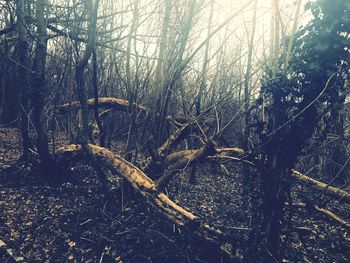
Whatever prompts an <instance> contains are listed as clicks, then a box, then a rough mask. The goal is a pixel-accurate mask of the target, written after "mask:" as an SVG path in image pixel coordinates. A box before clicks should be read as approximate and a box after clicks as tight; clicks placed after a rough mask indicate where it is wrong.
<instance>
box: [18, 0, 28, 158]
mask: <svg viewBox="0 0 350 263" xmlns="http://www.w3.org/2000/svg"><path fill="white" fill-rule="evenodd" d="M24 2H25V1H24V0H16V15H17V21H22V22H21V23H17V32H18V40H17V46H16V56H17V60H18V64H17V69H16V75H17V81H18V82H17V83H18V86H19V91H20V113H21V134H22V146H23V155H22V156H23V158H25V159H26V158H27V157H28V154H29V149H30V147H31V141H30V137H29V131H28V127H29V118H28V114H29V94H30V91H29V87H30V85H29V72H30V62H29V36H28V33H27V29H26V24H25V21H26V20H25V13H24V7H25V6H24Z"/></svg>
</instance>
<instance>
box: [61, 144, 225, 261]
mask: <svg viewBox="0 0 350 263" xmlns="http://www.w3.org/2000/svg"><path fill="white" fill-rule="evenodd" d="M86 148H88V150H89V155H90V156H86V152H85V151H84V149H83V147H82V146H81V145H75V144H73V145H68V146H65V147H62V148H60V149H59V150H58V151H57V158H58V160H59V161H63V160H66V161H67V160H68V161H71V160H74V159H77V158H79V157H81V156H83V157H88V158H91V157H93V158H94V160H95V161H96V162H97V163H98V164H99V165H101V166H103V167H106V168H109V169H111V170H112V171H114V172H115V173H117V174H118V175H120V176H121V177H123V178H124V179H126V180H127V181H128V182H129V183H130V184H131V186H132V188H133V189H134V190H135V192H136V193H138V194H139V195H141V196H142V197H143V198H144V200H145V201H146V202H147V203H148V204H149V205H150V206H152V207H153V208H154V209H155V210H156V211H158V212H159V213H160V214H161V215H163V216H165V217H166V218H168V219H170V220H171V221H172V222H174V223H175V224H177V225H178V226H183V227H184V229H187V230H188V231H190V232H192V233H194V235H195V236H196V238H199V239H200V240H201V241H203V242H205V243H209V244H211V245H210V246H211V247H212V248H213V247H215V249H216V250H218V251H219V252H220V253H221V254H224V255H225V256H229V257H232V253H231V252H232V251H227V249H224V248H226V247H227V246H225V245H222V242H227V241H228V239H227V238H226V237H225V236H224V235H223V233H222V232H221V231H220V230H218V229H216V228H213V227H211V226H209V225H208V224H205V223H203V222H201V220H200V218H199V217H197V216H196V215H194V214H193V213H191V212H190V211H187V210H186V209H184V208H183V207H181V206H180V205H178V204H176V203H174V202H173V201H172V200H171V199H170V198H169V197H168V196H167V195H165V194H164V193H163V192H161V191H159V190H158V189H157V185H156V183H155V182H154V181H152V180H151V179H150V178H149V177H148V176H146V175H145V174H144V173H143V172H142V171H141V170H140V169H139V168H137V167H136V166H135V165H133V164H132V163H130V162H128V161H126V160H125V159H123V158H122V157H120V156H119V155H117V154H114V153H112V152H111V151H109V150H108V149H105V148H103V147H100V146H96V145H92V144H88V145H87V146H86ZM203 151H207V150H206V149H203ZM198 155H199V154H197V155H196V156H197V157H198ZM226 245H227V243H226ZM230 246H231V245H230Z"/></svg>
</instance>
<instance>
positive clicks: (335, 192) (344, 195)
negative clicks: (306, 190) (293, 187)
mask: <svg viewBox="0 0 350 263" xmlns="http://www.w3.org/2000/svg"><path fill="white" fill-rule="evenodd" d="M292 177H294V178H295V179H297V180H299V181H302V182H304V183H306V185H307V186H309V187H311V188H313V189H316V190H319V191H323V192H324V193H325V194H329V195H331V196H333V197H336V198H339V199H342V200H344V201H347V202H350V193H348V192H346V191H344V190H341V189H339V188H336V187H333V186H329V185H327V184H325V183H323V182H320V181H317V180H315V179H313V178H311V177H309V176H306V175H304V174H302V173H300V172H298V171H296V170H292Z"/></svg>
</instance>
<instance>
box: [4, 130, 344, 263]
mask: <svg viewBox="0 0 350 263" xmlns="http://www.w3.org/2000/svg"><path fill="white" fill-rule="evenodd" d="M117 148H118V147H116V149H113V150H114V151H118V149H117ZM20 151H21V147H20V140H19V132H18V130H16V129H12V128H0V243H1V241H3V242H5V243H6V245H7V247H8V248H9V249H12V251H13V253H14V254H15V255H17V256H20V257H23V258H24V260H25V262H119V263H120V262H137V263H138V262H213V259H212V258H211V257H210V253H211V252H210V250H208V249H203V248H200V247H197V245H196V243H194V242H193V241H192V240H191V237H190V236H187V235H186V234H185V233H184V232H183V231H180V229H178V228H177V227H175V226H174V225H173V224H171V223H169V222H168V221H167V220H166V219H164V218H161V217H160V216H159V215H158V214H157V213H156V212H155V211H153V210H152V209H149V208H148V207H147V205H146V204H145V202H143V201H142V200H141V199H140V198H137V197H136V196H135V197H128V196H127V195H125V191H123V185H124V182H123V181H122V179H118V178H116V177H114V176H112V175H110V180H111V181H112V183H113V186H114V194H115V198H114V199H113V200H112V201H109V202H106V201H105V198H104V194H103V192H102V189H101V185H100V183H99V180H98V178H97V176H96V175H95V173H94V171H93V170H92V169H91V168H90V167H89V166H88V165H87V164H86V163H85V162H83V161H81V162H78V163H76V164H75V165H72V166H70V168H69V169H70V176H69V179H68V180H66V181H65V182H64V183H62V184H59V185H50V184H48V183H46V182H45V181H43V180H42V178H40V177H39V176H38V173H37V172H36V168H35V167H36V166H35V163H36V160H33V162H32V163H33V164H28V163H23V162H18V159H19V157H20ZM230 171H231V173H230V175H225V174H224V173H222V172H220V171H219V169H218V168H217V167H212V166H210V165H208V166H207V165H203V167H200V168H199V169H198V171H197V183H196V184H195V185H193V184H189V183H188V180H187V176H186V174H182V175H180V176H178V177H177V179H176V180H174V182H172V184H171V185H170V186H169V188H168V194H169V196H170V197H171V198H172V199H173V200H174V201H175V202H179V203H181V205H182V206H184V207H186V208H188V209H189V210H191V211H193V212H194V213H196V214H197V215H199V216H201V217H203V218H204V219H205V221H206V222H208V223H210V224H212V225H215V226H217V227H221V228H222V229H223V230H224V231H225V233H226V234H228V235H231V236H232V239H235V240H238V239H241V242H243V241H244V240H245V239H246V237H247V233H248V222H249V218H248V217H247V215H246V207H245V205H244V198H242V190H241V189H242V187H241V179H240V177H239V174H238V171H239V170H238V169H235V168H234V167H233V168H232V167H230ZM293 197H294V199H295V201H298V200H299V199H300V198H309V199H310V200H314V199H318V200H321V198H320V197H319V196H317V195H316V194H315V192H311V190H309V189H308V188H305V187H303V186H301V185H299V184H295V185H294V187H293ZM312 198H314V199H312ZM322 200H323V199H322ZM322 203H323V204H324V205H326V208H328V209H330V210H331V211H333V212H336V213H337V214H339V215H341V216H343V217H344V218H347V219H349V213H350V206H349V205H348V204H345V203H342V202H338V201H329V200H327V199H325V198H324V200H323V201H322ZM290 220H291V225H292V226H293V228H292V229H290V228H289V230H288V231H286V232H285V234H283V236H282V239H281V244H282V249H283V253H284V258H285V259H284V260H283V262H350V231H349V229H346V228H344V227H343V226H341V225H339V224H338V223H337V222H333V221H331V220H330V219H329V218H326V217H325V216H322V215H320V214H319V213H317V212H315V211H313V210H307V209H296V210H295V211H294V213H293V216H292V218H291V219H290ZM240 251H241V250H237V252H236V254H237V259H239V258H241V256H242V255H241V253H240ZM209 258H211V259H209ZM5 259H6V257H5V256H4V255H2V253H1V248H0V262H5V261H4V260H5ZM217 262H220V261H219V259H218V260H217Z"/></svg>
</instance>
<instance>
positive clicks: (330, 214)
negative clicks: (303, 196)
mask: <svg viewBox="0 0 350 263" xmlns="http://www.w3.org/2000/svg"><path fill="white" fill-rule="evenodd" d="M293 207H296V208H311V209H313V210H315V211H317V212H319V213H321V214H323V215H325V216H326V217H328V218H329V219H331V220H333V221H336V222H337V223H339V224H341V225H343V226H344V227H347V228H350V222H349V221H346V220H345V219H344V218H342V217H341V216H339V215H337V214H335V213H333V212H332V211H330V210H328V209H325V208H322V207H319V206H318V205H314V204H312V203H310V202H308V203H295V204H293Z"/></svg>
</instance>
